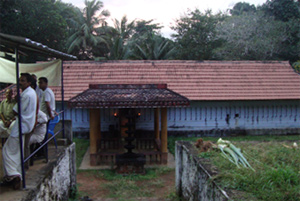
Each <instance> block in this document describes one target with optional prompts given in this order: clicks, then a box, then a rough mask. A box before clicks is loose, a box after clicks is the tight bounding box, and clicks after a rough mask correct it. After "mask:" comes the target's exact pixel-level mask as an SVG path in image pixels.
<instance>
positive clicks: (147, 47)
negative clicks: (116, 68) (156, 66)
mask: <svg viewBox="0 0 300 201" xmlns="http://www.w3.org/2000/svg"><path fill="white" fill-rule="evenodd" d="M135 47H136V48H134V50H133V52H134V53H133V54H132V56H133V58H135V59H143V60H167V59H173V56H174V54H175V47H174V44H173V43H172V41H171V40H169V39H167V38H164V37H162V36H160V35H156V34H154V33H150V34H146V35H144V40H141V41H140V42H138V43H136V44H135Z"/></svg>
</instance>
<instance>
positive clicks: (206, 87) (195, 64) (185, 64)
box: [50, 60, 300, 100]
mask: <svg viewBox="0 0 300 201" xmlns="http://www.w3.org/2000/svg"><path fill="white" fill-rule="evenodd" d="M158 83H166V84H167V85H168V88H169V89H170V90H173V91H174V92H176V93H179V94H180V95H183V96H185V97H187V98H189V99H190V100H276V99H300V84H299V83H300V76H299V75H298V74H297V73H295V72H294V71H293V69H292V67H291V66H290V65H289V63H288V62H286V61H279V62H276V61H273V62H265V61H204V62H199V61H126V60H125V61H124V60H123V61H107V62H94V61H65V62H64V87H65V88H64V91H65V94H64V98H65V100H69V99H70V98H72V97H74V96H76V95H77V94H79V93H81V92H83V91H84V90H86V89H88V87H89V84H158ZM50 88H52V89H53V91H54V92H55V94H56V98H57V100H61V94H60V87H51V86H50Z"/></svg>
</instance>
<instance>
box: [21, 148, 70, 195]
mask: <svg viewBox="0 0 300 201" xmlns="http://www.w3.org/2000/svg"><path fill="white" fill-rule="evenodd" d="M75 160H76V154H75V143H72V144H71V145H69V146H66V147H65V148H64V149H63V151H61V152H60V153H59V155H58V157H57V160H54V161H52V162H49V163H48V164H47V166H46V167H45V168H44V170H45V174H44V175H45V176H44V177H43V178H42V180H41V181H40V182H39V183H38V184H37V188H36V189H32V190H30V192H29V193H28V194H27V196H26V198H23V199H22V200H68V198H69V195H70V193H71V191H72V190H75V188H76V163H75V162H76V161H75Z"/></svg>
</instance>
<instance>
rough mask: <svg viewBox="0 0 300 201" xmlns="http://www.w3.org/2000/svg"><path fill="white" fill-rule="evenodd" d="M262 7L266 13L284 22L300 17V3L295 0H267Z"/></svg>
mask: <svg viewBox="0 0 300 201" xmlns="http://www.w3.org/2000/svg"><path fill="white" fill-rule="evenodd" d="M261 9H262V10H263V11H264V13H265V14H266V15H269V16H274V17H275V19H276V20H280V21H283V22H287V21H289V20H291V19H300V4H299V2H297V1H294V0H267V2H266V3H265V4H263V6H262V8H261Z"/></svg>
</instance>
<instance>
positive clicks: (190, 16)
mask: <svg viewBox="0 0 300 201" xmlns="http://www.w3.org/2000/svg"><path fill="white" fill-rule="evenodd" d="M222 20H223V16H222V15H221V14H217V15H213V14H212V12H211V11H210V10H207V11H205V13H201V12H200V11H199V10H198V9H196V10H195V11H188V12H187V14H185V15H184V16H183V17H181V18H179V19H177V20H176V22H175V23H176V25H175V26H174V27H172V29H173V30H174V31H175V32H176V34H173V35H172V37H173V38H174V39H175V42H176V43H177V46H176V47H177V54H178V55H177V58H178V59H185V60H207V59H212V52H213V50H214V49H215V48H217V47H219V46H220V41H218V40H216V25H217V24H218V23H220V21H222Z"/></svg>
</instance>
